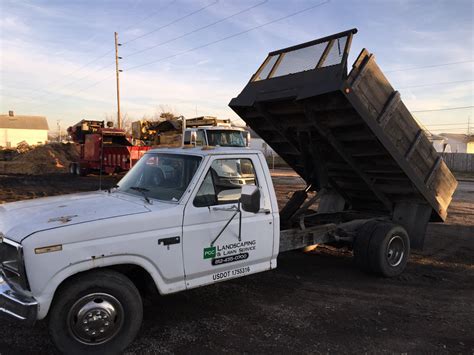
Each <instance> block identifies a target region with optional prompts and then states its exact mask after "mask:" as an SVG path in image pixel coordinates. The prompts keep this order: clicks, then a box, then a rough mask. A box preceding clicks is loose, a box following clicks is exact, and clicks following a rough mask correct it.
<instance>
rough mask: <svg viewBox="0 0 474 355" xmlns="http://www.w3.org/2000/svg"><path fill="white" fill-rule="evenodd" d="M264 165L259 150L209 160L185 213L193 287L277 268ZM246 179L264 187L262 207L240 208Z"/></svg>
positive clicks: (186, 248)
mask: <svg viewBox="0 0 474 355" xmlns="http://www.w3.org/2000/svg"><path fill="white" fill-rule="evenodd" d="M260 164H261V163H260V161H259V159H258V156H257V155H246V156H245V157H238V156H235V157H233V156H229V157H212V158H211V159H210V160H209V161H208V163H207V166H206V170H205V174H204V177H203V178H202V180H201V182H200V183H199V184H197V188H196V189H195V191H194V192H193V194H192V195H191V198H190V199H189V201H188V203H187V205H186V207H185V212H184V222H183V257H184V269H185V277H186V287H187V288H192V287H197V286H201V285H205V284H209V283H213V282H216V281H222V280H225V279H229V278H235V277H239V276H244V275H247V274H250V273H255V272H260V271H264V270H268V269H270V268H271V259H272V254H273V242H274V236H273V231H274V228H273V215H272V213H271V212H272V211H271V204H270V198H269V197H270V195H269V190H268V186H267V184H266V181H265V176H264V175H263V171H262V169H261V165H260ZM244 184H251V185H257V186H258V187H259V189H260V192H261V207H262V211H261V212H259V213H250V212H245V211H241V212H239V211H238V208H239V203H238V201H239V199H240V192H241V187H242V185H244ZM240 214H241V216H240ZM232 217H234V218H232ZM240 217H241V224H240V223H239V218H240ZM239 225H240V228H239ZM239 229H240V232H239Z"/></svg>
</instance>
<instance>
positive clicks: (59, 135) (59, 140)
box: [57, 120, 61, 143]
mask: <svg viewBox="0 0 474 355" xmlns="http://www.w3.org/2000/svg"><path fill="white" fill-rule="evenodd" d="M57 124H58V142H60V143H61V120H58V121H57Z"/></svg>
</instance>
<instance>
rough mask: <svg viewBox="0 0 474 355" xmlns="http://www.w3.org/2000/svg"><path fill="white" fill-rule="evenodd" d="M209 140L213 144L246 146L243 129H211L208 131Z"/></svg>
mask: <svg viewBox="0 0 474 355" xmlns="http://www.w3.org/2000/svg"><path fill="white" fill-rule="evenodd" d="M206 133H207V142H208V144H209V145H211V146H218V145H219V146H221V147H245V146H246V145H245V140H244V136H243V134H242V132H241V131H231V130H225V129H223V130H217V129H212V130H211V129H210V130H207V131H206Z"/></svg>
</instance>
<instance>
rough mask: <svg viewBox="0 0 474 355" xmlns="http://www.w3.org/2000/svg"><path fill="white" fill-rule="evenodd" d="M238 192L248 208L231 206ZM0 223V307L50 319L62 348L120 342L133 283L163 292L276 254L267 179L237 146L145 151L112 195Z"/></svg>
mask: <svg viewBox="0 0 474 355" xmlns="http://www.w3.org/2000/svg"><path fill="white" fill-rule="evenodd" d="M249 189H250V191H251V193H249V194H248V195H249V196H253V200H254V202H253V204H254V205H257V206H258V207H257V210H255V209H254V210H252V208H249V207H245V205H244V204H243V203H241V192H242V190H245V191H249ZM255 198H256V199H257V200H255ZM245 208H247V210H246V209H245ZM250 210H251V211H250ZM0 215H1V218H0V231H2V233H3V234H2V239H1V241H2V242H1V243H0V255H1V271H2V280H1V281H0V291H1V294H0V311H1V312H3V313H6V314H8V315H10V316H13V317H14V318H17V319H20V320H23V321H25V322H27V323H34V322H35V321H36V320H40V319H43V318H45V317H46V316H47V315H49V316H50V317H49V318H50V327H51V328H52V329H53V331H52V334H53V341H54V342H55V344H56V346H57V347H58V348H59V349H60V350H63V351H66V350H67V349H71V348H73V349H76V350H79V351H90V350H91V349H93V350H94V351H95V350H97V349H105V348H102V345H100V344H103V346H105V344H107V346H109V347H110V346H112V348H113V349H122V344H123V341H124V339H128V342H130V341H131V339H133V337H134V336H135V335H136V332H137V331H138V329H139V326H140V323H141V312H142V310H141V298H140V293H139V292H138V290H139V289H140V287H141V286H140V285H141V284H142V283H143V282H144V280H146V281H148V282H149V284H148V286H150V285H152V287H153V288H156V290H157V291H158V292H159V293H160V294H163V295H164V294H169V293H174V292H178V291H183V290H187V289H191V288H194V287H199V286H203V285H207V284H211V283H215V282H218V281H224V280H228V279H232V278H235V277H240V276H245V275H248V274H253V273H256V272H261V271H265V270H270V269H272V268H275V267H276V257H277V255H278V245H279V243H278V240H279V215H278V206H277V201H276V196H275V192H274V190H273V185H272V181H271V177H270V173H269V170H268V167H267V164H266V162H265V159H264V157H263V155H262V153H260V152H259V151H253V150H249V149H246V148H202V147H199V148H198V147H196V148H174V149H156V150H150V151H148V152H147V153H146V154H145V155H144V156H143V158H142V159H140V161H139V162H138V163H137V164H136V165H135V166H134V167H133V168H132V170H131V171H130V172H129V173H128V174H127V175H126V176H125V177H124V178H123V179H122V180H121V181H120V182H119V184H118V187H117V188H114V189H111V190H110V191H98V192H91V193H80V194H72V195H66V196H60V197H47V198H41V199H36V200H33V201H22V202H15V203H9V204H5V205H3V206H1V207H0ZM24 220H28V223H22V222H20V221H24ZM98 280H101V281H100V282H99V281H98ZM138 280H141V281H138ZM99 285H100V286H99ZM137 316H139V318H140V320H139V321H137V322H135V319H136V318H137ZM127 321H128V323H127ZM114 347H115V348H114Z"/></svg>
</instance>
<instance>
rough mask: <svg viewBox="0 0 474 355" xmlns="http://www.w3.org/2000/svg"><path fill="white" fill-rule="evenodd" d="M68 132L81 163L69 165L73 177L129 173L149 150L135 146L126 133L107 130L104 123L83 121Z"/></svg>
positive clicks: (111, 128)
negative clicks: (75, 146) (95, 172)
mask: <svg viewBox="0 0 474 355" xmlns="http://www.w3.org/2000/svg"><path fill="white" fill-rule="evenodd" d="M67 131H68V134H69V135H70V136H71V138H72V140H73V142H74V143H76V144H77V147H78V153H79V160H78V161H77V162H73V163H71V164H70V166H69V171H70V173H71V174H76V175H86V174H88V173H89V172H94V171H100V170H102V171H103V172H104V173H107V174H111V173H115V172H120V171H128V170H129V169H131V168H132V166H133V165H134V164H135V163H136V162H137V161H138V160H139V159H140V158H141V156H142V155H143V153H144V152H146V151H147V150H148V149H149V148H148V147H138V146H133V145H132V144H131V143H130V142H129V141H128V139H127V137H126V133H125V131H124V130H122V129H118V128H113V127H105V124H104V121H91V120H82V121H80V122H78V123H77V124H75V125H74V126H72V127H69V128H68V130H67Z"/></svg>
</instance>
